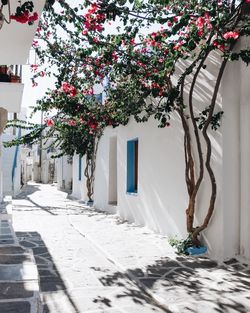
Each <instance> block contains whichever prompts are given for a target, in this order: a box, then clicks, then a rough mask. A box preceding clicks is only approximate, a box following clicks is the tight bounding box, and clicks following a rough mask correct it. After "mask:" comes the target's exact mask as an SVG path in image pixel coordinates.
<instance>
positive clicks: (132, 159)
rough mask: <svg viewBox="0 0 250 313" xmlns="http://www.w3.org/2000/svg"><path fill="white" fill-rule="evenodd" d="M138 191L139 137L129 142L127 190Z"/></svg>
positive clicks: (129, 191) (130, 191)
mask: <svg viewBox="0 0 250 313" xmlns="http://www.w3.org/2000/svg"><path fill="white" fill-rule="evenodd" d="M137 191H138V139H133V140H129V141H128V142H127V192H128V193H137Z"/></svg>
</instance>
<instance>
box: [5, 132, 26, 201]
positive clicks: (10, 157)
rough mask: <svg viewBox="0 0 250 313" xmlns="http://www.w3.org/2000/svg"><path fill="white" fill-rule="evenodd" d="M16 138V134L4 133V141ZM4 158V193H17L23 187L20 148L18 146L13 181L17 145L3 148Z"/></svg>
mask: <svg viewBox="0 0 250 313" xmlns="http://www.w3.org/2000/svg"><path fill="white" fill-rule="evenodd" d="M14 138H16V136H13V135H9V134H3V136H2V139H3V141H10V140H12V139H14ZM2 152H3V153H2V158H3V164H4V166H3V194H4V195H16V194H18V193H19V192H20V189H21V157H20V149H19V148H18V153H17V162H16V168H15V176H14V180H13V182H12V168H13V162H14V157H15V153H16V146H13V147H10V148H3V150H2Z"/></svg>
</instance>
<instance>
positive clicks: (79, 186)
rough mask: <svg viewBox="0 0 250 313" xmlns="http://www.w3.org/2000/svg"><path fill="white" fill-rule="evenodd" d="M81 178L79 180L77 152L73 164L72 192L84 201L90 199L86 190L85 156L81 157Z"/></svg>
mask: <svg viewBox="0 0 250 313" xmlns="http://www.w3.org/2000/svg"><path fill="white" fill-rule="evenodd" d="M81 164H82V166H81V179H80V180H79V155H77V154H75V155H74V157H73V164H72V182H73V186H72V194H71V196H72V197H73V198H76V199H80V200H82V201H88V197H87V192H86V177H85V176H84V169H85V164H86V162H85V157H82V158H81Z"/></svg>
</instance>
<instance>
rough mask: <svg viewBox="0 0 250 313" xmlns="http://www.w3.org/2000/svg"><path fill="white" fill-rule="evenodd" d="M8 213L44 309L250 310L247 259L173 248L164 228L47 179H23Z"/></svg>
mask: <svg viewBox="0 0 250 313" xmlns="http://www.w3.org/2000/svg"><path fill="white" fill-rule="evenodd" d="M14 217H15V219H14V223H15V229H16V230H19V231H18V232H17V236H18V238H19V242H20V244H21V245H23V246H24V247H29V248H31V249H33V253H34V255H35V259H36V262H37V266H38V270H39V275H40V285H41V290H42V293H43V300H44V313H71V312H72V313H83V312H88V313H94V312H96V313H101V312H104V313H120V312H123V313H125V312H128V311H129V312H130V313H140V312H143V313H148V312H150V313H151V312H155V313H158V312H175V313H203V312H204V313H236V312H239V313H249V312H250V293H249V287H250V267H249V264H248V263H242V262H239V261H238V260H237V259H231V260H228V261H226V262H224V263H220V264H218V263H217V262H215V261H213V260H210V259H209V258H206V257H204V258H201V257H200V258H191V257H181V256H177V255H176V254H175V253H174V251H173V249H172V248H171V247H169V246H168V244H167V240H166V238H164V237H163V236H160V235H156V234H154V233H152V232H151V231H149V230H147V229H146V228H142V227H136V226H135V225H132V224H128V223H124V222H122V221H120V219H119V218H118V217H117V216H115V215H110V214H107V213H103V212H100V211H97V210H94V209H88V208H84V207H83V206H82V205H80V204H78V203H76V202H72V201H70V200H68V199H66V194H65V193H62V192H59V191H57V190H56V189H55V187H51V186H48V185H38V184H37V185H36V184H33V185H30V186H28V188H26V190H24V192H23V193H22V194H21V195H20V196H19V197H18V199H16V200H15V213H14ZM138 286H139V287H138ZM145 292H146V293H145ZM151 296H153V298H154V299H156V300H157V301H158V302H159V303H161V304H163V305H164V306H163V307H162V308H160V307H159V306H157V305H156V304H155V303H154V301H153V300H152V297H151ZM166 308H168V309H169V311H168V309H166ZM13 313H14V312H13Z"/></svg>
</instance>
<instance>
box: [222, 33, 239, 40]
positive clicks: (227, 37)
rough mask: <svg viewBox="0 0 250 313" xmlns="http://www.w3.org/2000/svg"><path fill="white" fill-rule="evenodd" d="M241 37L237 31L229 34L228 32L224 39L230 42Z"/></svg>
mask: <svg viewBox="0 0 250 313" xmlns="http://www.w3.org/2000/svg"><path fill="white" fill-rule="evenodd" d="M238 37H239V33H238V32H236V31H229V32H226V33H225V34H224V35H223V38H224V39H226V40H228V39H237V38H238Z"/></svg>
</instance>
